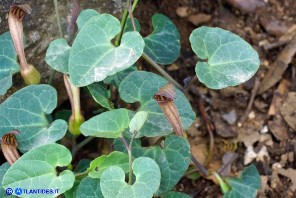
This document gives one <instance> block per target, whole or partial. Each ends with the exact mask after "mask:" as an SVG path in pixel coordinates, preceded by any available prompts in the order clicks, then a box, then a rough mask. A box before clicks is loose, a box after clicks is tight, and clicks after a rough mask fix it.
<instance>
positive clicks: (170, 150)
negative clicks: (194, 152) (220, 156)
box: [114, 135, 191, 195]
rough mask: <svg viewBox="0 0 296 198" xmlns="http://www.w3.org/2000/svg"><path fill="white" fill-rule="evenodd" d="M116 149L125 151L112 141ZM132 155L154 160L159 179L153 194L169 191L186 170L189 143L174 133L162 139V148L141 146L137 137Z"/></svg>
mask: <svg viewBox="0 0 296 198" xmlns="http://www.w3.org/2000/svg"><path fill="white" fill-rule="evenodd" d="M114 146H115V149H116V150H119V151H125V152H126V150H125V147H124V145H123V144H122V143H121V142H120V141H119V140H115V141H114ZM132 155H133V157H135V158H138V157H149V158H152V159H153V160H155V161H156V163H157V164H158V166H159V168H160V171H161V181H160V186H159V189H158V191H157V192H156V193H155V195H161V194H162V193H165V192H168V191H170V190H171V189H172V188H173V187H174V186H175V185H176V184H177V183H178V181H179V180H180V179H181V177H182V176H183V175H184V173H185V172H186V170H187V168H188V166H189V163H190V160H191V154H190V145H189V143H188V142H187V140H186V139H184V138H183V137H180V136H176V135H170V136H168V137H167V138H166V139H165V141H164V148H162V147H160V146H152V147H148V148H145V147H142V146H141V142H140V140H139V139H135V140H134V141H133V144H132Z"/></svg>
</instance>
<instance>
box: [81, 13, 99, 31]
mask: <svg viewBox="0 0 296 198" xmlns="http://www.w3.org/2000/svg"><path fill="white" fill-rule="evenodd" d="M99 15H100V13H98V12H97V11H95V10H93V9H86V10H83V11H82V12H80V14H79V16H78V18H77V20H76V23H77V26H78V29H79V30H80V29H81V28H82V27H83V26H84V24H86V22H88V21H89V20H90V19H91V18H92V17H94V16H99Z"/></svg>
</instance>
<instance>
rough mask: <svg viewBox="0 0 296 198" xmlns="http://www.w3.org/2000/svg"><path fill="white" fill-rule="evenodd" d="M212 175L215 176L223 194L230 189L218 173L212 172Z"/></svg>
mask: <svg viewBox="0 0 296 198" xmlns="http://www.w3.org/2000/svg"><path fill="white" fill-rule="evenodd" d="M213 175H215V177H216V178H217V180H218V182H219V184H220V187H221V190H222V192H223V194H226V193H227V192H228V191H230V190H231V187H230V186H229V185H228V184H226V183H225V182H224V180H223V179H222V178H221V177H220V175H219V174H218V173H216V172H213Z"/></svg>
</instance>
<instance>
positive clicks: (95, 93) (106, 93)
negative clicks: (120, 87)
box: [87, 82, 114, 110]
mask: <svg viewBox="0 0 296 198" xmlns="http://www.w3.org/2000/svg"><path fill="white" fill-rule="evenodd" d="M87 88H88V90H89V92H90V94H91V95H92V97H93V99H94V100H95V101H96V102H97V103H99V104H100V105H101V106H102V107H105V108H106V109H108V110H112V109H114V105H113V104H112V102H110V101H109V98H110V90H108V89H106V88H105V87H104V86H103V83H102V82H99V83H93V84H91V85H88V86H87Z"/></svg>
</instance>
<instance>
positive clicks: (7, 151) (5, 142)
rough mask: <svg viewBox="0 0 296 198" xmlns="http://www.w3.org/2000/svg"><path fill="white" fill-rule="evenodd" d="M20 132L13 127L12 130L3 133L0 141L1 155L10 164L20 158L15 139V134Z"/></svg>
mask: <svg viewBox="0 0 296 198" xmlns="http://www.w3.org/2000/svg"><path fill="white" fill-rule="evenodd" d="M18 134H20V132H19V131H18V130H16V129H13V130H12V131H10V132H8V133H6V134H4V135H3V136H2V141H1V148H2V152H3V155H4V157H5V159H6V160H7V162H8V163H9V164H10V165H12V164H13V163H14V162H15V161H16V160H17V159H18V158H20V155H19V153H18V151H17V146H18V143H17V140H16V137H15V135H18Z"/></svg>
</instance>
